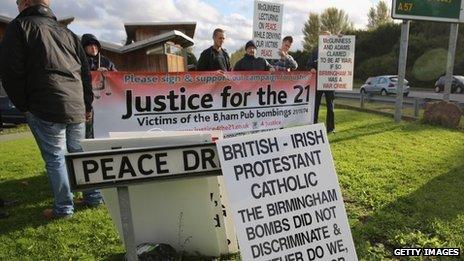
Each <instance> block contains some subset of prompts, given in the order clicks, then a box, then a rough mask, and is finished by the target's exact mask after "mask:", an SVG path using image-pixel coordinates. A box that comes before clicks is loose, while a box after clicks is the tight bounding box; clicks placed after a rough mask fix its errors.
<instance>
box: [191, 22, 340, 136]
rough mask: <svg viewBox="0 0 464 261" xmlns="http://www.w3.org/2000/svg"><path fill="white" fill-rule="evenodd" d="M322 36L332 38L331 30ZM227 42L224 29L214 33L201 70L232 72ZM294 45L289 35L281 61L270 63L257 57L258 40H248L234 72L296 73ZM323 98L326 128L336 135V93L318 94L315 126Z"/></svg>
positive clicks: (312, 66)
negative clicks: (293, 54)
mask: <svg viewBox="0 0 464 261" xmlns="http://www.w3.org/2000/svg"><path fill="white" fill-rule="evenodd" d="M321 35H330V32H329V31H324V32H322V33H321ZM225 39H226V33H225V31H224V30H223V29H221V28H217V29H215V30H214V32H213V45H212V46H211V47H209V48H207V49H206V50H204V51H203V52H202V53H201V55H200V58H199V59H198V64H197V70H198V71H215V70H218V71H232V68H231V65H230V58H229V54H228V53H227V51H226V50H225V49H224V48H222V45H223V44H224V41H225ZM292 43H293V38H292V37H291V36H286V37H284V39H283V40H282V45H281V47H280V49H279V56H280V59H272V60H269V61H268V60H266V59H264V58H261V57H256V49H257V48H256V44H255V42H254V41H248V42H247V43H246V44H245V55H244V56H243V58H242V59H240V60H239V61H237V63H236V64H235V66H234V68H233V71H293V70H296V69H297V68H298V63H297V62H296V61H295V59H294V58H293V57H292V56H291V55H290V54H289V53H288V52H289V50H290V48H291V46H292ZM317 49H318V48H314V51H313V52H312V53H311V55H310V57H309V60H308V63H307V66H306V67H307V69H308V70H309V71H311V73H316V72H317V62H318V50H317ZM322 95H324V96H325V101H326V106H327V118H326V127H327V132H328V133H334V132H335V115H334V99H335V92H334V91H316V100H315V109H314V123H317V122H318V118H319V107H320V105H321V100H322Z"/></svg>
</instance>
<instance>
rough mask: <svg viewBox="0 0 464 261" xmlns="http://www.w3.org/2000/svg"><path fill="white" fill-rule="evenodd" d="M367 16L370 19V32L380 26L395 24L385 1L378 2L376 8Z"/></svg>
mask: <svg viewBox="0 0 464 261" xmlns="http://www.w3.org/2000/svg"><path fill="white" fill-rule="evenodd" d="M367 16H368V18H369V22H368V24H367V28H368V29H370V30H372V29H375V28H377V27H379V26H380V25H384V24H387V23H393V19H392V18H391V17H390V10H389V8H388V5H387V3H386V2H385V1H383V0H382V1H380V2H378V3H377V6H376V7H375V8H374V7H371V8H370V9H369V13H368V15H367Z"/></svg>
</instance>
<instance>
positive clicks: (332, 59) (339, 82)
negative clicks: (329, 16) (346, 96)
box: [317, 35, 356, 91]
mask: <svg viewBox="0 0 464 261" xmlns="http://www.w3.org/2000/svg"><path fill="white" fill-rule="evenodd" d="M355 41H356V38H355V36H354V35H345V36H333V35H321V36H319V56H318V62H317V63H318V65H317V69H318V70H317V89H318V90H320V91H335V90H337V91H351V90H353V72H354V52H355Z"/></svg>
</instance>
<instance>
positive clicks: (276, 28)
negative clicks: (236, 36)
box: [253, 1, 284, 59]
mask: <svg viewBox="0 0 464 261" xmlns="http://www.w3.org/2000/svg"><path fill="white" fill-rule="evenodd" d="M283 14H284V5H282V4H276V3H269V2H263V1H255V6H254V15H253V41H255V43H256V47H257V50H256V56H257V57H262V58H265V59H280V56H279V48H280V44H281V39H282V20H283Z"/></svg>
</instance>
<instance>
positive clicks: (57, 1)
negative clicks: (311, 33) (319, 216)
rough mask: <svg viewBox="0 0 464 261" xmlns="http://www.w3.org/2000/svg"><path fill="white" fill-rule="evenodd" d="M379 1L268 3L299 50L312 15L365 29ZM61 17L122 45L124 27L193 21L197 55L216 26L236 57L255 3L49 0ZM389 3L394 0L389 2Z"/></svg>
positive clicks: (78, 29) (0, 0) (10, 10)
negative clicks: (330, 13) (280, 10)
mask: <svg viewBox="0 0 464 261" xmlns="http://www.w3.org/2000/svg"><path fill="white" fill-rule="evenodd" d="M378 1H379V0H285V1H280V0H270V1H269V2H278V3H284V22H283V35H292V36H293V37H294V38H295V40H296V41H295V42H294V47H293V48H292V49H294V50H296V49H301V48H302V44H301V41H302V39H303V33H302V32H301V29H302V27H303V24H304V22H305V21H306V20H307V17H308V14H309V12H320V11H322V10H324V9H325V8H327V7H337V8H339V9H343V10H345V12H347V13H348V15H349V16H350V18H351V20H352V21H353V23H354V25H355V27H356V28H364V27H365V26H366V24H367V12H368V11H369V8H370V7H371V6H374V5H375V4H376V3H377V2H378ZM15 2H16V1H15V0H0V14H2V15H6V16H10V17H15V16H16V15H17V8H16V3H15ZM51 2H52V4H51V8H52V10H53V11H54V12H55V14H56V15H57V16H58V18H60V17H65V16H74V17H75V18H76V19H75V20H74V22H73V23H72V24H71V25H70V29H71V30H73V31H74V32H75V33H77V34H79V35H81V34H84V33H93V34H95V35H96V36H97V37H99V39H101V40H103V41H107V42H113V43H118V44H121V43H122V42H124V40H125V38H126V34H125V31H124V23H130V22H169V21H195V22H197V29H196V31H195V37H194V40H195V47H194V52H195V54H196V55H197V56H198V54H199V53H200V52H201V50H203V49H205V48H206V47H208V46H210V45H211V43H212V41H211V33H212V30H214V28H216V27H221V28H224V29H226V30H227V32H228V33H227V38H228V39H227V40H226V43H225V48H226V49H228V50H229V53H232V52H234V51H235V50H237V49H238V48H239V47H241V46H242V45H244V44H245V43H246V41H248V40H250V39H251V34H252V25H253V0H51ZM388 2H391V1H388Z"/></svg>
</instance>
